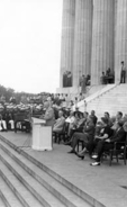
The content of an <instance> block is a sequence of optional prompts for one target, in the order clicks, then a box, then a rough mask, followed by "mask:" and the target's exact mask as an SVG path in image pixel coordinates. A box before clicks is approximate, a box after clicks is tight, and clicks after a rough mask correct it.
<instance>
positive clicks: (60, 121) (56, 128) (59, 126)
mask: <svg viewBox="0 0 127 207" xmlns="http://www.w3.org/2000/svg"><path fill="white" fill-rule="evenodd" d="M64 123H65V118H64V117H63V111H62V110H59V118H58V119H57V120H56V123H55V124H54V127H53V132H56V133H59V132H61V131H62V130H63V127H64Z"/></svg>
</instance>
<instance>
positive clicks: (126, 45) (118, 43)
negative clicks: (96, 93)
mask: <svg viewBox="0 0 127 207" xmlns="http://www.w3.org/2000/svg"><path fill="white" fill-rule="evenodd" d="M121 61H124V63H125V67H126V70H127V0H118V1H117V21H116V39H115V81H116V83H119V82H120V72H121Z"/></svg>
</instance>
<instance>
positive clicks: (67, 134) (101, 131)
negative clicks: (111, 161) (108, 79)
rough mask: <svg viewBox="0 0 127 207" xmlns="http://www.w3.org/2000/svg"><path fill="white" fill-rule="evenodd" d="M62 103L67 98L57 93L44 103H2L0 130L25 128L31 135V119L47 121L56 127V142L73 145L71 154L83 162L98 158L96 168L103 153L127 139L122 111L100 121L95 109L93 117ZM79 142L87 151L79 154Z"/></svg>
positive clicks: (47, 123)
mask: <svg viewBox="0 0 127 207" xmlns="http://www.w3.org/2000/svg"><path fill="white" fill-rule="evenodd" d="M60 100H61V101H62V102H64V99H63V97H62V96H61V97H60V96H59V94H57V96H55V97H53V96H47V97H46V98H45V99H44V100H43V102H42V103H27V104H23V103H19V104H16V103H15V101H14V100H13V101H12V100H11V102H10V103H6V102H5V103H1V104H0V131H8V130H14V131H15V132H16V131H17V129H19V130H22V129H25V131H26V132H30V131H31V122H30V119H31V117H38V118H42V119H45V121H46V126H51V127H52V131H53V138H54V141H55V142H58V143H60V142H61V141H62V142H63V143H64V144H65V145H70V147H71V150H70V151H69V153H71V154H72V153H73V154H74V155H76V156H78V157H79V158H81V159H84V158H85V154H86V152H88V153H89V156H90V158H92V159H95V161H94V162H91V165H92V166H96V165H100V164H101V157H102V154H103V153H104V152H105V151H107V150H110V149H112V148H113V146H114V143H115V142H118V141H119V142H123V141H125V140H126V131H127V114H125V115H124V116H123V113H122V112H120V111H119V112H118V113H117V114H116V116H113V117H110V114H109V113H108V112H105V113H104V115H103V117H101V119H100V120H99V119H98V117H97V116H96V114H95V111H94V110H92V111H91V113H90V114H89V113H88V112H87V111H85V112H84V113H82V112H81V111H79V109H78V107H76V108H75V111H73V110H72V108H71V107H65V106H63V105H61V104H58V102H59V101H60ZM21 117H23V118H22V119H21ZM79 142H82V144H83V150H82V151H80V152H77V151H76V147H77V145H78V143H79ZM118 147H119V148H120V147H121V145H120V144H119V145H118Z"/></svg>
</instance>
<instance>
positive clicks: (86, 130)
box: [83, 123, 95, 136]
mask: <svg viewBox="0 0 127 207" xmlns="http://www.w3.org/2000/svg"><path fill="white" fill-rule="evenodd" d="M83 131H84V133H87V134H88V135H89V136H94V133H95V126H94V124H91V123H90V124H88V125H87V126H85V127H84V130H83Z"/></svg>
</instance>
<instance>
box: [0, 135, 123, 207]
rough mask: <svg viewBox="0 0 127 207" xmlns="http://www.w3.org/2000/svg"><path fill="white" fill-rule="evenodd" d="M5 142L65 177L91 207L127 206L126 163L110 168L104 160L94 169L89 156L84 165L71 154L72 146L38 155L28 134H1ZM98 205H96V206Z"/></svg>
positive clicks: (58, 146)
mask: <svg viewBox="0 0 127 207" xmlns="http://www.w3.org/2000/svg"><path fill="white" fill-rule="evenodd" d="M0 135H1V136H2V138H3V139H4V138H5V140H6V142H7V141H8V142H9V143H12V146H15V149H16V150H17V151H19V152H20V150H21V152H24V153H25V154H26V155H27V156H30V157H31V159H32V158H33V159H34V160H36V161H37V162H39V163H42V165H43V168H45V169H46V168H47V169H50V173H56V176H60V177H59V179H60V178H61V177H62V178H63V180H62V182H65V181H67V182H68V185H70V186H72V188H75V189H74V190H76V189H80V190H81V191H79V193H81V192H83V193H84V194H83V193H82V194H83V195H85V196H86V198H85V199H86V200H92V201H91V206H98V207H100V206H103V207H104V206H106V207H126V205H127V176H126V172H127V166H125V165H124V163H123V160H121V161H119V163H118V164H117V163H116V161H115V160H114V161H113V163H112V166H111V167H110V166H109V160H104V162H103V163H102V164H101V166H97V167H91V166H90V162H91V160H90V158H89V157H88V156H87V155H86V158H85V160H83V161H81V160H80V159H79V158H77V157H76V156H75V155H73V154H68V153H67V152H68V151H69V150H70V147H69V146H64V145H62V144H60V145H57V144H54V146H53V151H50V152H47V151H45V152H38V151H33V150H32V149H31V141H32V136H31V135H30V134H25V133H21V132H18V133H14V132H2V133H0ZM92 202H93V203H96V204H95V205H94V204H93V203H92Z"/></svg>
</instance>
